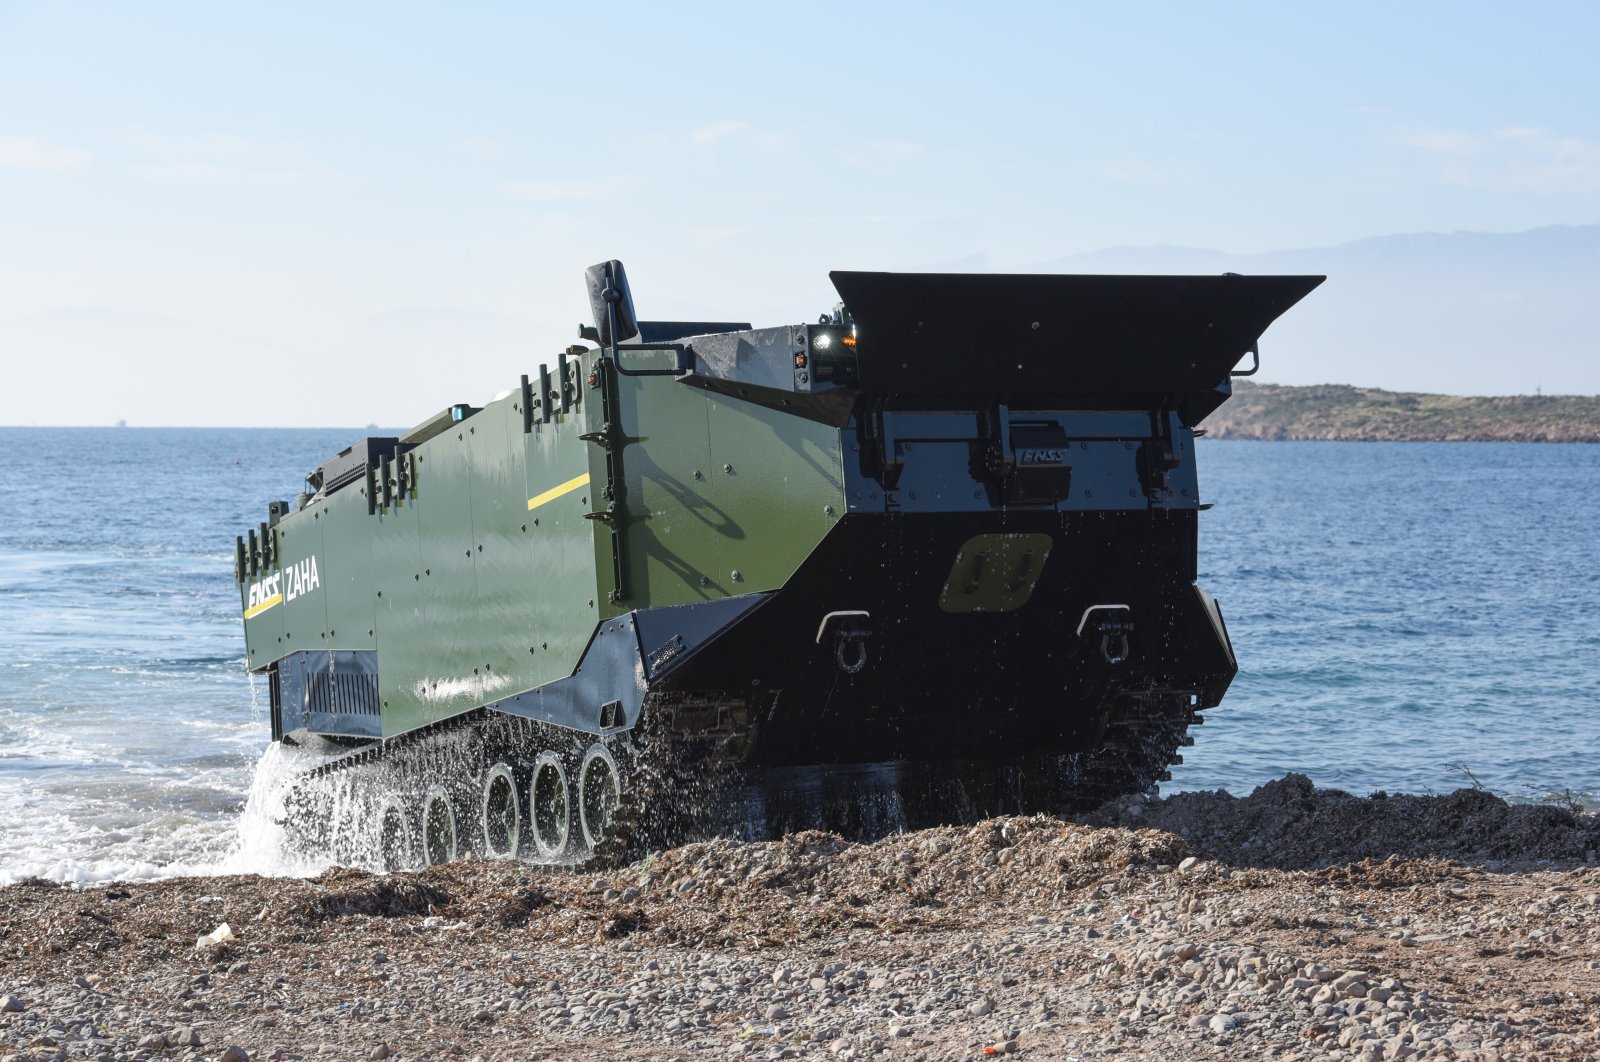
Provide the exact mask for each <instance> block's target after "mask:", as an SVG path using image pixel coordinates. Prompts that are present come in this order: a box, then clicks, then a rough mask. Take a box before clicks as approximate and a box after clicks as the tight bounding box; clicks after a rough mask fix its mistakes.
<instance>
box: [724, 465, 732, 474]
mask: <svg viewBox="0 0 1600 1062" xmlns="http://www.w3.org/2000/svg"><path fill="white" fill-rule="evenodd" d="M722 470H723V471H724V472H728V473H731V472H732V471H733V466H732V465H723V466H722Z"/></svg>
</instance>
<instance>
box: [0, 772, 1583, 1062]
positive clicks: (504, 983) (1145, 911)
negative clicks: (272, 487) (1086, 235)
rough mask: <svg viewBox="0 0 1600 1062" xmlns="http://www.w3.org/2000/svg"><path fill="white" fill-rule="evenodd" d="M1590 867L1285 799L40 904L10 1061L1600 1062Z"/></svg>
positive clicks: (12, 1002)
mask: <svg viewBox="0 0 1600 1062" xmlns="http://www.w3.org/2000/svg"><path fill="white" fill-rule="evenodd" d="M1597 848H1600V819H1597V818H1596V817H1595V816H1592V815H1581V814H1574V813H1572V812H1570V811H1566V810H1559V809H1555V808H1550V807H1534V806H1510V805H1507V804H1505V803H1503V802H1502V801H1500V800H1499V799H1497V798H1495V797H1493V796H1490V795H1488V794H1485V793H1482V792H1476V791H1472V790H1463V791H1461V792H1458V793H1454V794H1451V795H1449V796H1443V797H1383V796H1382V795H1375V796H1373V797H1368V798H1356V797H1352V796H1349V795H1347V794H1343V793H1337V792H1327V791H1317V790H1314V789H1313V788H1312V787H1311V785H1310V783H1309V782H1307V781H1306V780H1305V779H1303V778H1299V777H1297V776H1289V777H1288V778H1285V779H1283V780H1281V781H1279V782H1275V783H1273V784H1272V785H1269V786H1264V787H1262V788H1261V789H1259V790H1257V791H1256V792H1255V793H1254V794H1252V795H1251V796H1249V797H1246V798H1233V797H1229V796H1227V795H1225V794H1216V793H1210V794H1185V795H1180V796H1175V797H1170V798H1168V799H1166V800H1158V801H1146V800H1142V799H1136V798H1130V799H1125V800H1120V801H1116V802H1114V803H1113V804H1110V805H1107V806H1106V807H1105V808H1102V809H1101V810H1100V811H1098V812H1096V813H1095V814H1093V815H1090V816H1086V817H1085V818H1083V819H1082V820H1080V821H1063V820H1061V819H1055V818H1047V817H1032V818H1004V819H993V820H989V821H986V822H983V823H980V824H978V825H976V826H968V827H951V828H943V829H934V830H924V831H920V832H917V833H911V834H905V835H900V836H895V837H891V838H888V839H886V840H883V841H879V842H876V843H873V844H864V845H862V844H851V843H849V842H846V841H843V840H841V839H839V838H837V837H835V836H832V835H829V834H820V833H805V834H797V835H794V836H790V837H787V838H784V839H783V840H780V841H773V842H763V843H753V844H743V843H736V842H732V841H710V842H705V843H699V844H692V845H687V846H685V847H682V848H678V849H674V850H672V851H668V852H661V853H657V854H656V855H654V856H652V857H651V858H649V859H647V860H645V861H643V862H641V863H638V864H635V865H633V866H630V867H627V868H624V869H621V870H613V871H608V872H605V873H574V872H571V871H567V870H559V869H547V868H541V867H536V866H531V865H528V864H523V863H490V862H463V863H456V864H452V865H448V866H443V867H434V868H430V869H428V870H425V871H421V872H418V873H408V874H396V875H390V876H387V877H385V876H374V875H370V874H365V873H361V872H356V871H348V870H336V871H330V872H328V873H326V874H323V875H322V876H320V877H318V878H315V879H311V880H298V879H275V878H255V877H235V878H186V879H173V880H168V881H160V882H152V883H142V884H126V885H113V886H109V887H100V888H93V889H82V890H78V889H71V888H66V887H62V886H57V885H54V884H51V883H47V882H40V881H28V882H23V883H20V884H17V885H14V886H11V887H10V888H6V889H3V890H0V1058H11V1059H23V1058H28V1059H33V1058H57V1059H82V1058H88V1059H146V1058H149V1059H154V1058H173V1059H178V1058H182V1059H201V1058H204V1059H216V1058H221V1059H224V1060H226V1062H243V1060H245V1059H268V1058H283V1059H291V1058H318V1059H350V1060H356V1059H384V1058H389V1059H402V1058H407V1059H423V1058H439V1057H460V1058H464V1059H466V1058H475V1057H476V1058H482V1059H485V1060H487V1059H513V1058H516V1059H521V1058H556V1057H560V1058H563V1059H574V1058H575V1059H603V1058H636V1059H642V1058H663V1059H671V1058H676V1059H693V1058H700V1057H705V1056H707V1055H711V1056H716V1057H723V1056H749V1057H751V1058H760V1059H766V1058H796V1057H821V1056H833V1057H839V1058H864V1057H883V1058H924V1059H969V1058H983V1057H989V1056H993V1055H999V1054H1017V1055H1025V1056H1029V1057H1034V1058H1041V1059H1074V1058H1075V1059H1084V1060H1088V1059H1101V1058H1106V1057H1112V1056H1115V1057H1117V1058H1120V1059H1161V1060H1162V1062H1174V1060H1182V1059H1190V1058H1199V1059H1211V1058H1215V1059H1252V1058H1275V1059H1323V1058H1339V1059H1344V1058H1355V1059H1403V1058H1419V1059H1496V1058H1499V1059H1511V1058H1519V1059H1520V1058H1596V1057H1600V866H1597V865H1596V849H1597ZM222 923H227V924H228V926H229V927H230V929H231V931H232V933H233V937H232V939H230V940H226V941H224V942H222V943H218V944H202V945H198V946H197V944H196V940H197V938H199V937H200V936H202V935H203V934H207V933H210V932H212V931H213V930H215V929H216V928H217V927H218V926H219V925H220V924H222Z"/></svg>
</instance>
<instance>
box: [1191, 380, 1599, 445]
mask: <svg viewBox="0 0 1600 1062" xmlns="http://www.w3.org/2000/svg"><path fill="white" fill-rule="evenodd" d="M1233 389H1234V390H1233V397H1232V398H1231V399H1229V400H1228V401H1227V402H1224V403H1223V404H1222V408H1221V409H1218V410H1217V411H1216V412H1215V413H1213V414H1212V415H1211V416H1210V417H1208V418H1206V421H1205V425H1204V426H1205V428H1206V431H1207V433H1208V434H1209V435H1210V436H1211V437H1212V438H1217V439H1274V440H1284V439H1287V440H1311V439H1319V440H1359V441H1368V442H1378V441H1389V442H1600V396H1588V395H1496V396H1487V397H1485V396H1470V395H1468V396H1462V395H1434V394H1419V393H1412V392H1404V391H1383V390H1380V389H1378V388H1375V387H1351V386H1349V385H1346V384H1319V385H1316V386H1312V387H1290V386H1287V385H1284V384H1258V383H1253V382H1251V381H1249V380H1235V381H1234V382H1233Z"/></svg>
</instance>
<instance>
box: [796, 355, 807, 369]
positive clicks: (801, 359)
mask: <svg viewBox="0 0 1600 1062" xmlns="http://www.w3.org/2000/svg"><path fill="white" fill-rule="evenodd" d="M794 367H795V368H797V369H803V368H805V367H806V356H805V355H804V354H796V355H795V356H794Z"/></svg>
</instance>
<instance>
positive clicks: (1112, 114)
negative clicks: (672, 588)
mask: <svg viewBox="0 0 1600 1062" xmlns="http://www.w3.org/2000/svg"><path fill="white" fill-rule="evenodd" d="M1305 10H1306V9H1305V8H1304V7H1302V6H1299V5H1285V4H1282V3H1273V4H1265V3H1263V4H1252V5H1244V4H1230V5H1221V4H1210V5H1195V4H1183V5H1179V4H1170V5H1168V4H1135V3H1130V4H1122V5H1108V4H1104V3H1083V4H1074V3H1055V4H1023V3H986V4H970V5H961V6H956V5H941V4H935V3H915V4H912V3H906V4H860V3H858V4H848V5H835V4H827V3H809V4H799V5H785V6H783V7H782V8H781V9H779V8H777V7H774V6H773V5H765V4H751V3H744V4H727V5H709V4H648V5H634V4H628V3H616V2H608V3H606V4H577V3H569V4H561V5H559V6H551V7H546V6H545V5H539V4H515V5H512V4H505V5H498V4H453V5H439V4H430V5H419V4H402V3H383V4H377V3H372V4H354V3H351V4H328V3H316V4H297V3H284V2H275V3H273V4H270V5H267V4H261V5H253V4H242V3H235V4H217V3H193V4H187V3H176V2H170V3H145V4H132V3H105V4H76V3H17V2H12V0H0V423H12V424H16V423H23V424H26V423H33V422H37V423H41V424H45V423H109V422H111V421H113V420H115V419H117V418H119V417H122V418H126V419H127V420H128V422H129V423H131V424H183V423H192V424H364V423H367V422H369V421H371V422H377V423H382V424H386V425H404V424H408V423H412V422H415V421H418V420H420V419H422V418H423V417H424V416H426V415H428V414H429V413H431V412H433V411H434V410H436V409H437V408H439V407H441V406H443V405H445V404H446V403H448V402H452V401H475V402H476V401H482V400H483V399H485V398H487V397H489V395H491V394H492V393H494V392H495V391H497V390H500V389H501V388H504V387H506V386H509V385H510V384H511V383H512V382H514V381H515V380H516V377H517V375H518V374H519V373H521V372H525V371H528V370H529V368H530V367H534V366H536V365H537V363H538V361H540V360H548V359H549V358H550V357H551V356H552V355H553V354H554V352H555V351H557V350H558V349H560V347H561V346H563V345H565V344H566V343H567V342H570V341H571V339H572V336H573V332H574V329H575V326H576V324H577V322H578V321H579V320H580V319H582V318H583V317H584V316H585V314H586V312H587V309H586V304H585V301H584V294H583V286H582V276H581V274H582V270H583V268H584V267H585V266H587V265H589V264H590V263H592V262H595V261H599V260H601V259H603V258H607V257H613V256H614V257H619V258H621V259H623V260H624V261H625V262H626V263H627V265H628V270H629V273H630V276H631V278H632V281H633V287H634V292H635V296H636V300H637V303H638V306H639V310H640V312H641V314H642V315H644V316H646V317H656V318H675V317H704V316H712V317H723V318H736V319H748V320H753V321H755V322H756V323H758V324H777V323H783V322H785V321H791V320H798V319H801V318H808V317H811V316H813V315H814V314H815V313H816V312H818V311H819V310H821V309H823V308H825V307H826V306H828V305H831V303H832V301H833V298H834V296H833V292H832V289H831V287H830V286H829V284H828V282H827V276H826V274H827V271H828V270H829V269H830V268H855V269H929V268H939V267H951V266H960V265H962V264H963V263H965V264H966V265H973V264H980V263H981V264H982V265H985V266H986V267H988V268H996V269H1017V270H1022V269H1026V268H1027V267H1028V266H1030V265H1031V264H1036V263H1040V262H1045V261H1049V260H1052V259H1058V258H1060V257H1062V256H1064V255H1068V254H1071V253H1074V252H1080V251H1087V250H1093V249H1096V248H1102V247H1108V246H1115V245H1122V244H1148V243H1171V244H1184V245H1193V246H1202V247H1213V248H1219V249H1222V250H1227V251H1234V252H1254V251H1266V250H1273V249H1283V248H1294V247H1315V246H1323V245H1329V244H1336V243H1339V242H1343V241H1349V240H1354V239H1358V238H1361V237H1365V236H1371V235H1377V234H1383V233H1402V232H1425V231H1453V230H1461V229H1470V230H1485V231H1515V230H1519V229H1526V228H1532V227H1536V226H1542V225H1549V224H1555V223H1567V224H1589V223H1594V222H1597V221H1600V106H1597V103H1600V74H1597V73H1596V71H1597V69H1600V64H1597V61H1596V59H1595V55H1594V49H1595V42H1596V41H1597V40H1600V5H1595V4H1589V3H1581V4H1580V3H1574V4H1542V5H1508V4H1505V3H1495V4H1465V3H1453V4H1432V5H1422V4H1397V3H1393V2H1387V3H1383V4H1362V3H1345V4H1340V5H1337V6H1332V7H1325V8H1324V9H1323V10H1321V11H1320V12H1319V13H1317V14H1306V13H1301V12H1304V11H1305ZM979 256H981V257H979ZM1336 375H1337V374H1336V372H1330V377H1336ZM1447 385H1448V381H1441V389H1447Z"/></svg>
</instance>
